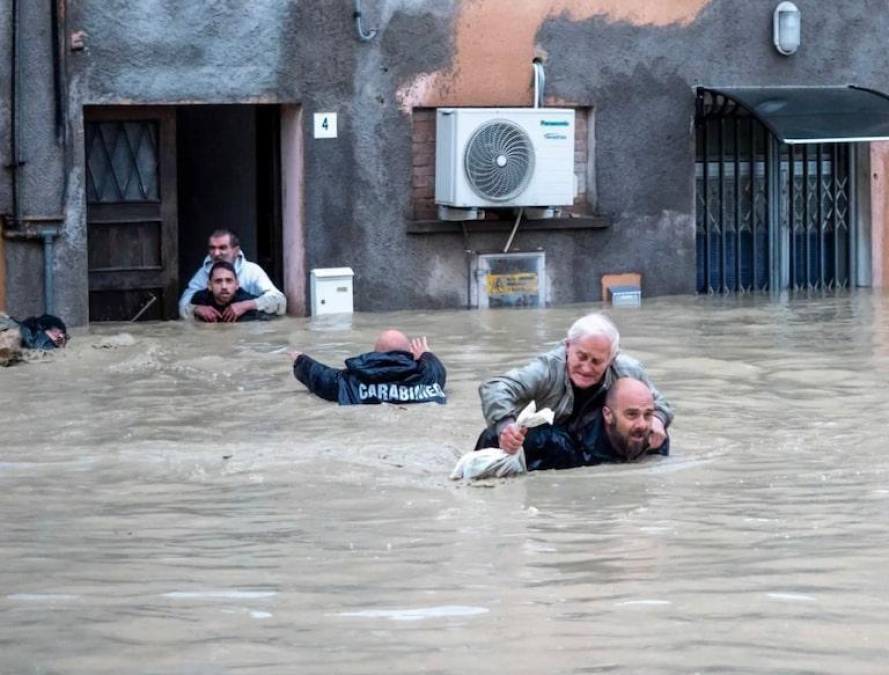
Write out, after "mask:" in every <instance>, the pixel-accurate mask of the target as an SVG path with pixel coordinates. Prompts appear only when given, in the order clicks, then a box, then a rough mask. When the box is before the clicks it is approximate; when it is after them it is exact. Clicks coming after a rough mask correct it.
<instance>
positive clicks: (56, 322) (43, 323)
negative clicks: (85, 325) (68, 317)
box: [21, 314, 68, 338]
mask: <svg viewBox="0 0 889 675" xmlns="http://www.w3.org/2000/svg"><path fill="white" fill-rule="evenodd" d="M21 324H22V325H23V326H25V327H26V328H27V329H28V330H31V331H34V332H37V331H44V330H50V329H52V328H56V329H58V330H60V331H62V334H63V335H65V337H66V338H67V337H68V328H67V326H65V322H64V321H62V320H61V319H60V318H59V317H57V316H53V315H52V314H41V315H40V316H29V317H28V318H27V319H25V320H24V321H22V322H21Z"/></svg>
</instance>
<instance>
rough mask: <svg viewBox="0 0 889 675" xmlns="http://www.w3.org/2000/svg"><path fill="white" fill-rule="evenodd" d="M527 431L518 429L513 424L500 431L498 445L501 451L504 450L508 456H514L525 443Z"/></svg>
mask: <svg viewBox="0 0 889 675" xmlns="http://www.w3.org/2000/svg"><path fill="white" fill-rule="evenodd" d="M527 433H528V429H527V428H525V427H520V426H519V425H518V424H516V423H515V422H512V423H511V424H508V425H506V426H505V427H503V429H502V430H501V431H500V437H499V445H500V449H501V450H506V452H508V453H509V454H510V455H514V454H515V453H517V452H518V451H519V448H521V447H522V443H524V442H525V435H526V434H527Z"/></svg>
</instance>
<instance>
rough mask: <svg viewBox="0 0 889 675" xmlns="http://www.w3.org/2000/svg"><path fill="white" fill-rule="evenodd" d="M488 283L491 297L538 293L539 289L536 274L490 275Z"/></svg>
mask: <svg viewBox="0 0 889 675" xmlns="http://www.w3.org/2000/svg"><path fill="white" fill-rule="evenodd" d="M486 281H487V287H488V295H489V296H492V295H509V294H511V293H537V291H538V288H539V286H538V283H537V282H538V279H537V274H536V273H535V272H516V273H514V274H489V275H488V276H487V279H486Z"/></svg>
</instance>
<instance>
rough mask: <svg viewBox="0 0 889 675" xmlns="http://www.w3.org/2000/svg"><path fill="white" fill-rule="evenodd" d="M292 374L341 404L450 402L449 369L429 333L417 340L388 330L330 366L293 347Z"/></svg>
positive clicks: (393, 330) (315, 390)
mask: <svg viewBox="0 0 889 675" xmlns="http://www.w3.org/2000/svg"><path fill="white" fill-rule="evenodd" d="M290 356H291V357H292V358H293V376H294V377H295V378H296V379H297V380H299V381H300V382H302V383H303V384H304V385H306V387H308V389H309V391H311V392H312V393H313V394H316V395H318V396H320V397H321V398H324V399H327V400H328V401H336V402H338V403H339V404H340V405H353V404H361V403H447V397H446V396H445V393H444V386H445V379H446V377H447V373H446V371H445V367H444V365H442V363H441V361H439V360H438V357H436V356H435V354H433V353H432V352H430V351H429V344H428V342H427V341H426V338H425V337H419V338H414V339H413V340H411V339H408V337H407V336H406V335H405V334H404V333H402V332H401V331H399V330H395V329H392V328H390V329H388V330H384V331H383V332H382V333H380V334H379V335H378V336H377V339H376V341H375V342H374V350H373V351H372V352H367V353H365V354H361V355H359V356H355V357H353V358H350V359H346V367H345V368H340V369H338V368H331V367H329V366H326V365H324V364H323V363H319V362H318V361H315V359H313V358H311V357H310V356H307V355H306V354H303V353H302V352H291V353H290Z"/></svg>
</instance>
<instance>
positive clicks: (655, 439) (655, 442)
mask: <svg viewBox="0 0 889 675" xmlns="http://www.w3.org/2000/svg"><path fill="white" fill-rule="evenodd" d="M665 440H667V430H666V429H665V428H664V423H663V422H662V421H661V418H660V417H658V416H657V415H654V416H653V417H652V418H651V436H649V437H648V447H649V448H651V449H652V450H657V449H658V448H659V447H661V446H662V445H663V444H664V441H665Z"/></svg>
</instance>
